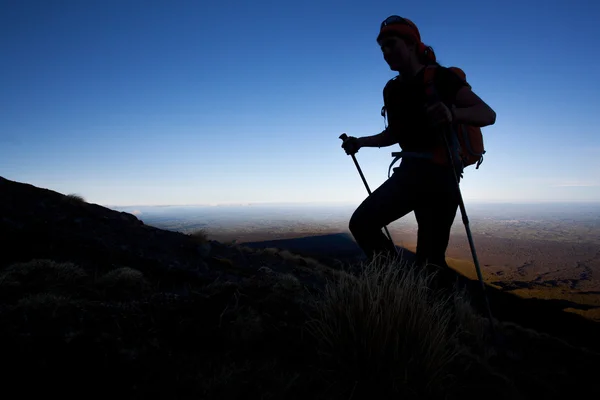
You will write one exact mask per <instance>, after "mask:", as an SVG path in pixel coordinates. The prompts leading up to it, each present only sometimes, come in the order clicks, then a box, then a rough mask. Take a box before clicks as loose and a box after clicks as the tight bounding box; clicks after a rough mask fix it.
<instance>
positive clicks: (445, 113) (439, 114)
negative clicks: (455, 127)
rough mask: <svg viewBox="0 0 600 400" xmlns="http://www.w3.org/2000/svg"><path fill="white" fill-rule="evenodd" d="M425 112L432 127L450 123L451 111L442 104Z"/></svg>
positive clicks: (433, 106)
mask: <svg viewBox="0 0 600 400" xmlns="http://www.w3.org/2000/svg"><path fill="white" fill-rule="evenodd" d="M425 112H426V114H427V120H428V122H429V125H430V126H432V127H435V126H440V125H447V124H450V123H452V115H453V114H452V111H451V110H450V109H449V108H448V106H446V105H445V104H444V103H442V102H439V103H436V104H434V105H432V106H429V107H428V108H427V110H426V111H425Z"/></svg>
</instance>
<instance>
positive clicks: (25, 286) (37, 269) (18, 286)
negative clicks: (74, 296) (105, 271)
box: [0, 259, 88, 299]
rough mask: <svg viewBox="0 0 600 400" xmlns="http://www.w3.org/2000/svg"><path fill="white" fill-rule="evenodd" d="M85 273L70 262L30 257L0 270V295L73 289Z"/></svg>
mask: <svg viewBox="0 0 600 400" xmlns="http://www.w3.org/2000/svg"><path fill="white" fill-rule="evenodd" d="M87 277H88V275H87V274H86V272H85V271H84V270H83V269H82V268H80V267H78V266H77V265H75V264H73V263H70V262H56V261H52V260H46V259H33V260H31V261H28V262H21V263H15V264H12V265H10V266H9V267H8V268H6V269H5V270H4V271H2V272H1V273H0V298H4V299H9V298H12V297H22V296H25V295H29V294H36V293H40V292H45V291H53V292H61V291H66V292H69V291H73V290H77V289H78V288H79V287H80V285H81V284H82V283H84V282H85V280H86V279H87Z"/></svg>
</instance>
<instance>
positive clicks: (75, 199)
mask: <svg viewBox="0 0 600 400" xmlns="http://www.w3.org/2000/svg"><path fill="white" fill-rule="evenodd" d="M64 199H65V201H67V202H68V203H71V204H83V203H85V199H84V198H83V196H81V195H79V194H76V193H70V194H68V195H66V196H65V197H64Z"/></svg>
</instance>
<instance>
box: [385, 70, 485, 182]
mask: <svg viewBox="0 0 600 400" xmlns="http://www.w3.org/2000/svg"><path fill="white" fill-rule="evenodd" d="M425 68H426V69H425V71H424V80H425V94H426V96H427V98H428V100H429V101H430V102H436V101H438V99H439V97H438V95H437V92H436V89H435V87H434V78H435V72H436V70H437V68H436V66H428V67H425ZM448 69H449V70H451V71H452V72H454V73H456V74H457V75H458V76H459V77H460V78H462V79H463V80H465V82H466V74H465V72H464V71H463V70H462V69H460V68H458V67H449V68H448ZM397 78H398V76H396V77H394V78H392V79H390V80H389V81H388V83H387V84H386V85H385V87H384V89H383V104H384V105H383V107H382V108H381V116H382V117H383V119H384V126H385V128H387V123H386V115H387V104H388V101H387V93H388V90H389V87H390V85H392V84H393V82H394V81H395V80H396V79H397ZM469 87H470V86H469ZM452 128H453V133H454V134H453V135H452V137H451V143H450V144H451V148H452V149H453V150H454V151H453V152H452V156H453V161H454V162H455V164H459V161H460V165H457V166H456V167H457V169H458V170H459V171H460V172H461V173H462V170H463V169H464V167H468V166H469V165H473V164H476V166H475V169H479V166H480V165H481V163H482V162H483V155H484V154H485V152H486V151H485V149H484V145H483V134H482V132H481V128H480V127H478V126H472V125H465V124H454V125H453V126H452ZM400 155H402V156H405V157H406V156H419V155H417V154H411V153H406V152H400V153H392V156H395V157H397V156H400ZM428 158H429V157H428ZM431 158H432V159H433V161H434V162H436V163H438V164H446V163H448V161H449V160H448V153H447V149H446V148H437V149H436V150H434V151H433V155H432V157H431ZM395 161H397V159H396V160H394V162H393V163H392V165H393V164H394V163H395ZM390 168H391V166H390ZM388 176H389V171H388Z"/></svg>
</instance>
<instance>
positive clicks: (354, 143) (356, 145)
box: [342, 136, 360, 155]
mask: <svg viewBox="0 0 600 400" xmlns="http://www.w3.org/2000/svg"><path fill="white" fill-rule="evenodd" d="M342 148H343V149H344V150H345V151H346V154H348V155H352V154H355V153H356V152H358V150H359V149H360V141H359V140H358V138H355V137H354V136H348V139H346V140H344V143H342Z"/></svg>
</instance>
